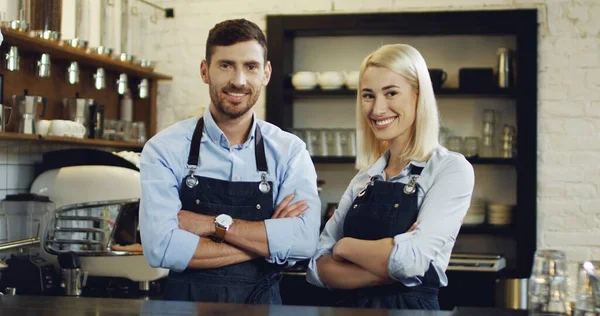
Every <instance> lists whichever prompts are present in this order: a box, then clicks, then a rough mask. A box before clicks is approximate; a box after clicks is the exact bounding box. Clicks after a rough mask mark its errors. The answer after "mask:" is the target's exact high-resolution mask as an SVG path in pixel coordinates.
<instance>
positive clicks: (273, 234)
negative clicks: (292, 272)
mask: <svg viewBox="0 0 600 316" xmlns="http://www.w3.org/2000/svg"><path fill="white" fill-rule="evenodd" d="M286 169H287V170H286V171H285V173H284V174H285V175H284V176H283V179H282V181H281V182H280V185H279V189H278V194H277V201H276V205H277V204H279V203H280V202H281V201H282V200H283V199H284V198H285V197H286V196H288V195H289V194H291V193H293V194H294V200H293V201H292V202H290V204H291V203H295V202H296V201H302V200H304V201H306V202H307V206H308V209H307V210H306V211H304V213H303V214H302V215H301V216H300V217H295V218H277V219H267V220H265V228H266V232H267V241H268V243H269V253H270V257H268V258H266V259H267V261H268V262H270V263H275V264H279V265H283V264H286V263H287V265H288V266H291V265H294V264H295V263H296V262H297V261H299V260H305V259H308V258H310V257H312V256H313V255H314V253H315V250H316V248H317V242H318V239H319V227H320V225H321V200H320V198H319V194H318V191H317V173H316V171H315V167H314V165H313V163H312V160H311V158H310V155H309V154H308V151H307V150H306V147H305V145H304V143H298V145H297V146H295V147H294V148H293V149H292V153H291V155H290V159H289V162H288V164H287V166H286Z"/></svg>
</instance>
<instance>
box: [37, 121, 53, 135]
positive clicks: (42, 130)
mask: <svg viewBox="0 0 600 316" xmlns="http://www.w3.org/2000/svg"><path fill="white" fill-rule="evenodd" d="M49 129H50V121H49V120H39V121H37V123H35V131H36V133H37V134H38V135H41V136H46V135H48V130H49Z"/></svg>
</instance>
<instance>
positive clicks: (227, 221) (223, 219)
mask: <svg viewBox="0 0 600 316" xmlns="http://www.w3.org/2000/svg"><path fill="white" fill-rule="evenodd" d="M215 222H217V224H219V225H221V226H225V227H229V226H231V224H233V218H231V216H229V215H227V214H221V215H219V216H217V218H215Z"/></svg>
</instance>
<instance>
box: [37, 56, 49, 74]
mask: <svg viewBox="0 0 600 316" xmlns="http://www.w3.org/2000/svg"><path fill="white" fill-rule="evenodd" d="M37 66H38V72H37V73H38V76H39V77H42V78H46V77H50V66H51V65H50V54H42V56H41V57H40V60H38V62H37Z"/></svg>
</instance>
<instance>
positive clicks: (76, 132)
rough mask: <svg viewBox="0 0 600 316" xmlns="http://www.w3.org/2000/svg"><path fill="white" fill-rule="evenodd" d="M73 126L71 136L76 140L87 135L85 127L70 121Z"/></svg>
mask: <svg viewBox="0 0 600 316" xmlns="http://www.w3.org/2000/svg"><path fill="white" fill-rule="evenodd" d="M69 123H70V125H71V136H72V137H76V138H83V136H84V135H85V126H83V124H81V123H78V122H73V121H69Z"/></svg>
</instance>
